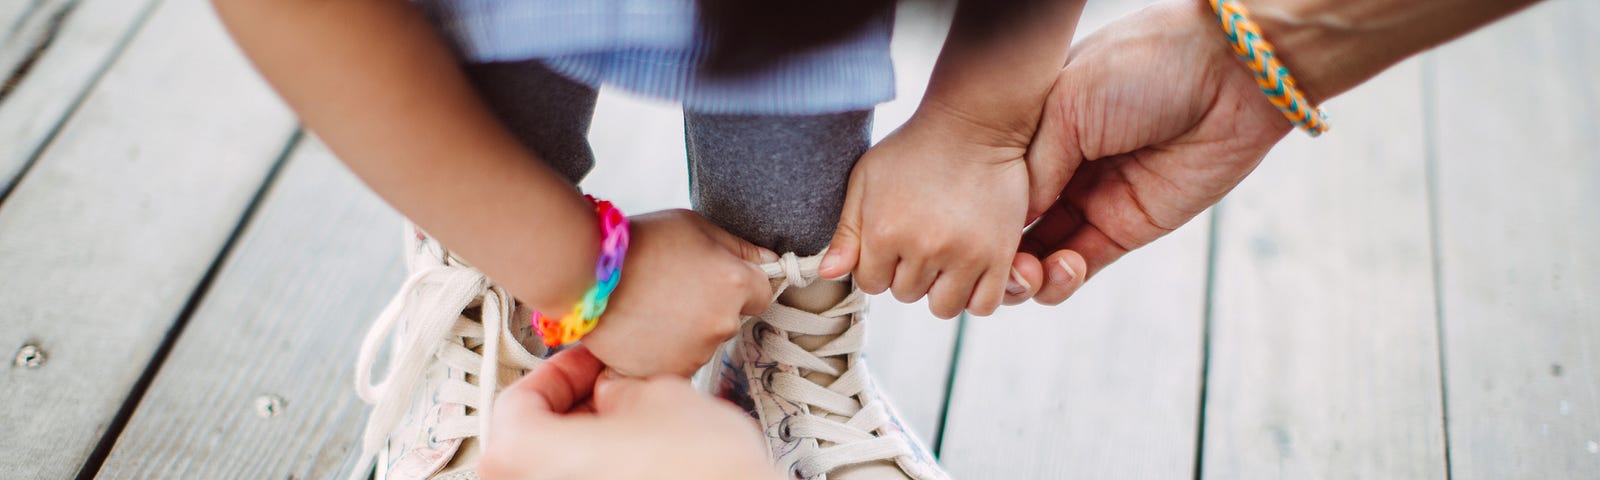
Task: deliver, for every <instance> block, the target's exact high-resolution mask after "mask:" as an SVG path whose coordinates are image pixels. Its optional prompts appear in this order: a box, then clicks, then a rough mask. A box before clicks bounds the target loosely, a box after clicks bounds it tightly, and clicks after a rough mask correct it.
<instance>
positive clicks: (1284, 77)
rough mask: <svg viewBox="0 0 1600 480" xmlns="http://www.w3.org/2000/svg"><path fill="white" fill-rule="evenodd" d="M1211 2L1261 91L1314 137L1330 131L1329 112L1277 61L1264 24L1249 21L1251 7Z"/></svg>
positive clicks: (1228, 1) (1221, 0) (1229, 1)
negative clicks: (1262, 31)
mask: <svg viewBox="0 0 1600 480" xmlns="http://www.w3.org/2000/svg"><path fill="white" fill-rule="evenodd" d="M1208 1H1210V2H1211V10H1212V11H1214V12H1216V13H1217V21H1218V22H1220V23H1221V24H1222V31H1223V33H1226V34H1228V43H1230V44H1232V45H1233V53H1234V54H1236V55H1238V56H1239V59H1240V60H1243V61H1244V63H1245V66H1247V67H1250V70H1251V71H1252V72H1254V73H1255V76H1256V85H1257V86H1260V87H1261V93H1265V94H1267V99H1268V100H1271V101H1272V105H1273V106H1275V107H1278V110H1279V111H1281V112H1283V116H1284V117H1286V118H1288V119H1289V122H1290V123H1293V124H1294V126H1296V127H1299V128H1300V129H1301V130H1305V132H1306V133H1307V134H1309V135H1311V136H1312V137H1315V136H1318V135H1321V134H1322V132H1325V131H1328V113H1327V112H1324V111H1323V110H1322V107H1318V106H1316V105H1312V104H1311V101H1309V100H1306V96H1305V94H1304V93H1302V92H1301V91H1300V88H1299V87H1296V86H1295V84H1294V76H1293V75H1290V74H1289V68H1288V67H1285V66H1283V62H1280V61H1278V56H1277V55H1276V54H1274V53H1273V50H1272V44H1271V43H1268V42H1267V39H1266V37H1263V36H1261V26H1259V25H1256V22H1253V21H1251V20H1250V10H1249V9H1246V8H1245V7H1244V5H1243V4H1240V3H1239V2H1238V0H1208Z"/></svg>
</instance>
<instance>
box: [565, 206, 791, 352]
mask: <svg viewBox="0 0 1600 480" xmlns="http://www.w3.org/2000/svg"><path fill="white" fill-rule="evenodd" d="M629 222H630V223H631V224H632V227H631V228H632V230H631V231H630V232H629V235H630V237H631V239H632V241H631V242H630V247H629V251H628V257H627V260H626V262H624V263H623V266H622V283H620V284H618V285H617V290H616V292H615V293H613V294H612V295H611V300H610V303H609V304H608V305H607V307H606V312H605V315H603V316H601V317H600V323H599V325H598V326H596V327H595V329H594V331H593V332H590V333H589V335H587V336H585V337H584V338H583V343H584V344H585V345H588V346H589V349H590V350H591V351H593V352H594V355H595V356H596V357H600V360H602V361H604V362H605V363H606V365H609V366H611V368H613V369H615V370H617V371H618V372H620V373H623V374H626V375H629V376H638V377H645V376H651V375H656V374H672V375H680V376H685V377H687V376H689V375H691V374H693V373H694V371H695V370H696V369H699V368H700V366H701V365H704V364H705V363H706V362H707V361H709V360H710V359H711V355H712V353H713V352H714V351H715V350H716V348H717V346H718V345H719V344H721V343H722V342H723V341H724V340H727V339H729V338H731V337H733V335H734V334H735V333H738V331H739V322H740V321H741V315H755V314H758V313H761V312H763V311H765V310H766V309H767V305H768V304H770V303H771V302H772V285H771V284H770V283H768V281H767V276H766V274H764V273H762V272H761V270H760V269H759V268H757V267H756V266H755V265H754V263H756V262H763V261H776V260H777V259H778V256H777V255H774V254H773V253H772V252H770V251H768V250H766V249H763V248H760V247H757V246H755V245H751V244H750V243H749V242H746V241H744V240H742V239H740V238H738V237H735V236H733V234H730V233H728V232H725V231H723V230H722V229H719V228H717V227H716V226H713V225H711V223H710V222H707V221H706V220H705V219H704V218H701V217H700V215H698V214H695V213H694V212H691V211H688V210H666V211H660V212H652V213H647V214H644V215H638V216H634V217H631V218H629Z"/></svg>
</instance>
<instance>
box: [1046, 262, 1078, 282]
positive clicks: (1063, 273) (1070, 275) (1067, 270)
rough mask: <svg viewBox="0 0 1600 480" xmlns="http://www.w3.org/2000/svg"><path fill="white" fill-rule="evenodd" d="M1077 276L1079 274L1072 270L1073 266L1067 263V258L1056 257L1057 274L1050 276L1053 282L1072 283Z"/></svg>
mask: <svg viewBox="0 0 1600 480" xmlns="http://www.w3.org/2000/svg"><path fill="white" fill-rule="evenodd" d="M1077 278H1078V274H1077V273H1075V272H1073V271H1072V266H1071V265H1067V259H1065V258H1057V259H1056V274H1055V275H1051V276H1050V282H1051V283H1055V284H1061V285H1065V284H1068V283H1072V281H1073V280H1074V279H1077Z"/></svg>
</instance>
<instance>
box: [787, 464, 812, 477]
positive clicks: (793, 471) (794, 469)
mask: <svg viewBox="0 0 1600 480" xmlns="http://www.w3.org/2000/svg"><path fill="white" fill-rule="evenodd" d="M789 476H790V477H792V478H794V479H795V480H810V479H811V478H812V477H807V476H805V475H801V474H800V464H798V463H791V464H789Z"/></svg>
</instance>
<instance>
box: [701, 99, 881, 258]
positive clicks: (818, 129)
mask: <svg viewBox="0 0 1600 480" xmlns="http://www.w3.org/2000/svg"><path fill="white" fill-rule="evenodd" d="M871 129H872V111H871V110H862V111H855V112H846V113H834V114H824V115H801V116H778V115H710V114H694V113H690V114H686V115H684V137H685V142H686V143H687V145H688V153H689V178H690V183H691V186H690V189H691V192H692V195H693V200H694V205H695V209H696V210H698V211H700V213H701V214H702V215H705V216H706V218H708V219H710V220H711V221H712V222H714V223H716V224H717V225H718V226H721V227H722V228H724V229H726V230H728V231H729V232H732V233H733V234H734V235H738V236H740V237H744V238H745V239H746V240H749V241H750V242H751V243H754V244H756V245H760V246H763V247H767V248H769V249H772V251H774V252H778V253H780V254H781V253H784V252H795V253H797V254H800V255H810V254H814V253H817V252H818V251H821V250H822V249H823V248H826V247H827V246H828V242H829V241H830V240H832V239H833V230H834V227H836V226H837V225H838V222H839V212H840V211H841V210H843V209H844V193H845V186H846V185H847V183H848V182H849V179H850V169H851V168H852V167H854V166H855V163H856V159H858V158H861V154H862V153H865V152H866V151H867V146H868V142H870V140H871V132H872V130H871Z"/></svg>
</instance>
